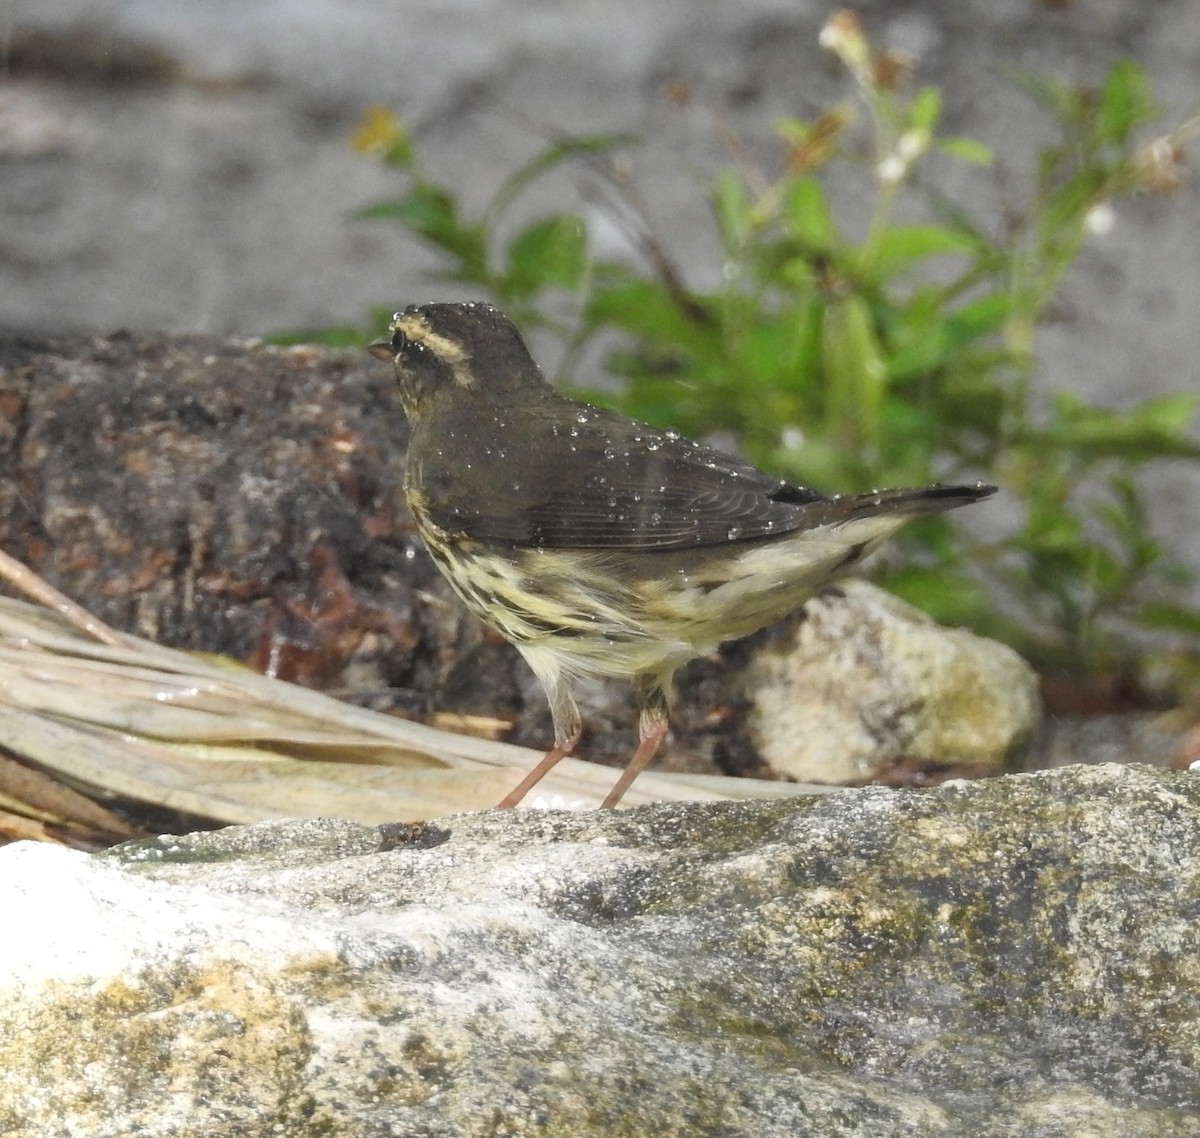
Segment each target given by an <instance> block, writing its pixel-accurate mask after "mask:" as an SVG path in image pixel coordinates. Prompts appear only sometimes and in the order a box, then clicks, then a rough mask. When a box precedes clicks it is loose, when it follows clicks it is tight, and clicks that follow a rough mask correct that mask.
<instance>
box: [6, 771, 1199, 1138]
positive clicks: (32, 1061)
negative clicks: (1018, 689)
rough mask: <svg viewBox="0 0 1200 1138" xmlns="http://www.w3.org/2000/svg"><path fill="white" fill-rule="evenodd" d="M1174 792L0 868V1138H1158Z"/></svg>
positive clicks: (1181, 1068)
mask: <svg viewBox="0 0 1200 1138" xmlns="http://www.w3.org/2000/svg"><path fill="white" fill-rule="evenodd" d="M1198 846H1200V781H1197V780H1196V779H1194V778H1192V777H1190V776H1188V775H1185V774H1181V773H1177V772H1168V771H1153V770H1149V769H1144V768H1138V767H1116V766H1107V767H1075V768H1070V769H1065V770H1060V771H1054V772H1044V773H1042V774H1038V775H1020V776H1010V777H1006V778H1000V779H992V780H986V781H983V782H977V783H954V784H947V785H945V786H943V787H940V788H938V789H937V790H934V791H925V792H917V791H893V790H887V789H883V788H869V789H866V790H858V791H847V792H844V793H839V794H836V795H830V796H826V797H822V798H819V799H815V800H811V801H806V802H795V801H788V802H782V803H776V802H773V803H760V804H754V805H748V804H739V805H733V806H726V805H721V806H712V805H687V806H665V807H647V808H642V809H639V810H635V811H629V812H620V813H616V812H613V813H592V814H566V813H562V814H559V813H541V812H532V811H531V812H520V811H517V812H508V813H503V812H488V813H482V814H475V815H460V816H456V817H453V818H449V819H446V820H444V822H443V823H441V824H439V825H438V826H433V825H427V826H412V827H395V828H392V829H390V830H389V829H387V828H385V829H384V830H372V829H369V828H366V827H362V826H357V825H354V824H351V823H343V822H334V821H324V822H305V823H294V822H285V823H267V824H262V825H257V826H250V827H240V828H233V829H229V830H225V831H221V832H217V833H210V834H199V835H193V836H191V837H188V838H183V839H159V840H157V841H154V842H148V843H137V844H132V845H126V846H123V847H118V848H116V849H115V850H113V851H111V852H110V853H109V854H107V855H104V856H99V857H94V856H88V855H84V854H79V853H76V852H72V851H67V850H64V849H60V848H54V847H51V846H45V845H32V844H18V845H13V846H9V847H7V848H5V849H2V850H0V911H2V912H4V914H5V921H6V928H7V929H8V932H9V935H7V936H6V937H4V938H3V940H2V941H0V1132H2V1133H4V1134H5V1135H6V1136H8V1138H59V1136H63V1138H66V1136H72V1138H74V1136H80V1138H83V1136H86V1138H129V1136H132V1135H135V1134H136V1135H138V1136H139V1138H166V1136H167V1135H170V1136H171V1138H201V1136H203V1138H226V1136H229V1138H234V1136H243V1135H284V1136H287V1138H309V1136H312V1138H316V1136H318V1135H320V1136H323V1138H330V1136H332V1138H341V1136H345V1138H351V1136H352V1138H383V1136H385V1135H404V1136H405V1138H417V1136H428V1138H434V1136H436V1138H458V1136H464V1138H476V1136H480V1138H482V1136H484V1135H488V1136H495V1135H511V1136H529V1138H532V1136H547V1138H549V1136H551V1135H572V1136H576V1138H588V1136H591V1135H597V1136H599V1135H604V1136H606V1138H611V1136H614V1135H647V1134H654V1135H656V1136H659V1138H671V1136H676V1135H678V1136H684V1135H686V1136H688V1138H704V1136H709V1135H712V1136H716V1135H721V1136H722V1138H740V1136H743V1135H745V1136H751V1135H752V1136H754V1138H795V1136H797V1135H803V1136H806V1138H833V1136H837V1138H850V1136H855V1138H867V1136H870V1138H889V1136H897V1138H898V1136H900V1135H906V1136H911V1135H921V1136H922V1138H928V1136H936V1135H947V1136H951V1135H953V1136H956V1138H957V1136H961V1135H971V1136H973V1138H975V1136H979V1138H1006V1136H1013V1138H1016V1136H1021V1138H1026V1136H1028V1135H1034V1134H1036V1135H1038V1136H1040V1138H1083V1136H1085V1135H1088V1136H1091V1135H1098V1134H1105V1135H1113V1136H1114V1138H1116V1136H1120V1138H1141V1136H1144V1138H1184V1136H1185V1135H1186V1136H1188V1138H1190V1136H1191V1135H1193V1134H1195V1133H1196V1132H1197V1129H1198V1127H1200V971H1198V970H1197V967H1196V961H1197V959H1200V954H1198V950H1200V926H1197V923H1196V921H1195V909H1196V905H1197V900H1198V898H1200V868H1198V865H1197V862H1196V860H1195V858H1194V857H1193V856H1192V854H1193V851H1194V850H1195V849H1196V848H1197V847H1198Z"/></svg>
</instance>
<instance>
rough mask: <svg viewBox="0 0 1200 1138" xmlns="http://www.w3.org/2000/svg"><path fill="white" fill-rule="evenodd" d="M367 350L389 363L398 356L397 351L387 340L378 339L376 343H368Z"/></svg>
mask: <svg viewBox="0 0 1200 1138" xmlns="http://www.w3.org/2000/svg"><path fill="white" fill-rule="evenodd" d="M367 351H368V352H370V353H371V355H373V356H374V357H375V358H376V359H377V360H383V361H384V362H385V363H389V364H390V363H391V362H392V361H393V360H395V358H396V353H395V351H394V349H393V348H392V345H391V344H390V343H389V342H388V341H387V340H378V341H377V342H376V343H374V344H368V345H367Z"/></svg>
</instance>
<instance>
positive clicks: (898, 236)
mask: <svg viewBox="0 0 1200 1138" xmlns="http://www.w3.org/2000/svg"><path fill="white" fill-rule="evenodd" d="M978 247H979V243H978V242H977V241H976V240H975V238H974V237H972V236H971V235H970V234H969V233H964V232H962V231H960V230H955V229H948V228H946V227H945V226H941V225H893V226H892V227H891V228H889V229H886V230H884V231H883V233H881V234H880V235H879V237H878V238H877V239H876V241H875V243H874V246H873V257H872V264H871V271H872V275H873V276H874V277H876V278H878V279H879V280H887V279H888V278H890V277H893V276H895V275H897V274H898V273H902V272H904V271H905V270H906V269H912V268H915V267H916V266H917V264H918V262H920V261H923V260H925V259H926V258H927V257H937V256H943V255H946V254H949V253H958V254H963V253H972V252H975V251H976V250H977V249H978Z"/></svg>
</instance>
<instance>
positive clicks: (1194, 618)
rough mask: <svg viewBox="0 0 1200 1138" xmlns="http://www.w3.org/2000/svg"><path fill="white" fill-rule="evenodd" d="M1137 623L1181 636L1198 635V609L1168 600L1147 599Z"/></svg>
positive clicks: (1199, 610) (1199, 612)
mask: <svg viewBox="0 0 1200 1138" xmlns="http://www.w3.org/2000/svg"><path fill="white" fill-rule="evenodd" d="M1138 623H1139V624H1143V625H1145V627H1146V628H1156V629H1161V630H1162V631H1163V632H1175V633H1178V634H1179V635H1181V636H1200V609H1196V608H1193V607H1191V606H1190V605H1178V604H1172V603H1171V602H1170V601H1149V602H1147V603H1146V604H1144V605H1142V606H1141V609H1140V610H1139V612H1138Z"/></svg>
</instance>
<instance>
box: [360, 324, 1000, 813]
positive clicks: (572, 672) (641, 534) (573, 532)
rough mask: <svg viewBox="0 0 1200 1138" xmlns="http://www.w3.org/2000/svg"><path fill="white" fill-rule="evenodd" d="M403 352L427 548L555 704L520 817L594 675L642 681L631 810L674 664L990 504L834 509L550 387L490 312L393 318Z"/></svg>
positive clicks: (943, 501)
mask: <svg viewBox="0 0 1200 1138" xmlns="http://www.w3.org/2000/svg"><path fill="white" fill-rule="evenodd" d="M390 331H391V333H392V336H391V340H390V341H389V342H382V343H378V344H372V345H371V347H370V349H369V350H370V351H371V353H372V354H373V355H375V356H377V357H379V358H380V359H387V360H391V361H393V363H394V365H395V368H396V378H397V379H398V381H399V387H400V399H401V401H402V402H403V404H404V410H405V412H406V414H407V416H408V419H409V422H410V424H411V427H412V434H411V436H410V439H409V449H408V466H407V470H406V473H405V481H404V488H405V493H406V495H407V497H408V503H409V506H410V508H411V509H412V514H413V517H414V519H415V520H416V524H417V529H418V531H419V532H420V534H421V536H422V538H423V539H424V541H425V544H426V545H427V546H428V547H429V552H430V553H431V554H432V555H433V558H434V560H435V561H436V562H437V564H438V566H439V567H440V568H441V570H442V572H443V573H444V574H445V575H446V578H447V580H449V582H450V584H451V585H452V586H453V587H454V590H455V592H457V593H458V595H459V596H460V597H461V598H462V599H463V601H464V602H465V603H466V604H467V606H468V607H469V608H471V609H472V610H473V611H474V612H475V613H476V614H477V615H478V616H479V617H480V618H481V619H482V620H483V621H484V622H486V623H487V624H489V625H490V626H491V627H492V628H494V629H496V630H497V631H498V632H500V633H501V634H502V635H503V636H504V637H506V638H507V639H508V640H509V641H511V642H512V643H513V644H514V645H515V646H516V647H517V649H518V650H519V651H520V653H521V655H522V656H524V657H525V659H526V661H527V662H528V663H529V666H530V667H531V668H532V669H533V671H534V673H535V674H536V675H537V677H538V679H539V680H540V681H541V682H542V686H543V687H544V688H545V689H546V695H547V697H548V698H549V700H550V711H551V714H552V716H553V719H554V746H553V747H552V748H551V750H550V751H549V752H547V754H546V756H545V758H544V759H543V760H542V761H541V762H540V763H539V764H538V765H537V766H535V767H534V768H533V769H532V770H531V771H530V772H529V774H528V775H527V776H526V777H525V778H524V779H523V780H522V781H521V782H520V784H519V785H518V786H517V787H516V788H515V789H514V790H513V791H512V793H510V794H509V795H508V796H507V797H506V798H504V800H503V801H502V802H501V803H500V805H501V806H514V805H516V804H517V803H518V802H520V801H521V799H522V798H523V797H524V796H525V795H526V793H528V791H529V790H530V789H531V788H532V787H533V786H535V785H536V784H537V783H538V781H540V779H541V778H542V777H543V776H544V775H545V774H546V773H547V772H548V771H549V770H550V768H551V767H553V766H554V764H555V763H557V762H558V761H559V760H560V759H562V758H563V757H564V756H565V755H568V754H570V752H571V750H572V748H573V747H574V746H575V744H576V743H577V742H578V740H579V736H580V733H581V731H582V722H581V720H580V716H579V709H578V707H577V706H576V703H575V698H574V696H573V694H572V685H573V681H574V680H575V679H576V677H579V676H587V675H592V676H620V677H624V678H628V679H632V680H633V681H634V684H635V689H636V694H637V698H638V702H639V705H640V707H641V720H640V742H639V744H638V747H637V749H636V751H635V752H634V755H633V758H632V759H631V760H630V762H629V764H628V766H627V767H626V768H625V771H624V772H623V773H622V775H621V776H620V778H619V779H618V780H617V782H616V785H615V786H614V787H613V789H612V791H611V792H610V793H609V795H608V797H607V798H606V799H605V801H604V805H605V806H613V805H615V804H616V803H617V802H618V801H619V800H620V798H621V796H622V795H623V794H624V793H625V791H626V789H627V788H628V787H629V784H630V783H631V782H633V780H634V779H635V778H636V777H637V775H638V773H639V772H640V771H642V770H643V769H644V768H645V767H646V765H647V764H648V763H649V762H650V760H651V759H652V758H653V757H654V754H655V752H656V751H657V750H658V748H659V745H660V744H661V743H662V741H663V739H664V737H665V736H666V733H667V698H666V692H667V689H668V687H669V685H670V682H671V676H672V674H673V673H674V672H675V670H676V669H677V668H678V667H679V666H680V665H681V664H684V663H686V662H687V661H688V660H691V659H692V658H694V657H696V656H701V655H704V654H706V653H708V652H710V651H712V650H713V649H714V648H716V646H717V645H718V644H720V643H722V642H723V641H725V640H730V639H733V638H735V637H739V636H745V635H748V634H749V633H751V632H754V631H756V630H758V629H760V628H762V627H764V626H765V625H767V624H769V623H771V622H772V621H774V620H776V619H778V618H780V617H782V616H784V615H785V614H787V613H789V612H791V611H792V610H794V609H796V608H797V607H798V606H799V605H800V604H801V603H802V602H803V601H804V600H806V599H807V598H808V597H809V596H811V595H812V593H813V592H814V591H815V590H816V589H818V588H819V587H820V586H822V585H824V584H825V583H826V582H827V581H829V580H830V579H831V578H833V577H834V576H836V575H837V574H839V573H842V572H844V571H845V570H847V569H849V568H850V567H851V566H853V565H854V564H856V563H857V562H859V561H861V560H862V559H863V558H864V557H866V556H867V554H869V553H870V552H872V550H874V549H876V548H877V547H878V546H879V545H880V544H882V543H883V542H884V541H885V540H886V539H887V538H888V537H890V536H891V535H892V534H893V533H895V532H896V530H898V529H899V528H900V527H901V526H902V525H904V524H905V522H908V521H910V520H911V519H913V518H916V517H919V516H921V515H923V514H933V513H938V512H940V511H942V510H947V509H952V508H953V507H955V506H962V505H965V504H967V503H969V502H976V501H978V500H979V499H980V498H985V497H987V495H989V494H991V493H993V491H994V489H995V487H992V486H986V485H983V484H982V483H977V484H976V485H973V486H942V485H934V486H927V487H922V488H920V489H911V490H879V491H872V492H871V493H869V494H851V495H835V496H833V497H826V496H825V495H823V494H819V493H817V492H816V491H815V490H810V489H807V488H805V487H802V486H793V485H791V484H789V483H787V482H785V481H783V480H781V479H779V478H775V477H772V476H771V475H769V474H764V473H762V472H761V471H759V470H756V469H755V468H754V467H752V466H749V465H748V464H746V463H744V462H741V461H740V460H738V459H736V458H732V457H730V456H729V455H726V454H722V453H721V452H720V451H716V450H713V449H711V448H709V447H707V446H702V445H701V444H699V443H694V442H689V441H688V440H687V439H685V438H681V437H680V436H679V434H678V433H677V432H675V431H670V430H658V429H656V428H654V427H649V426H646V425H645V424H643V423H638V422H635V421H634V420H633V419H629V418H626V417H625V416H624V415H619V414H617V413H615V412H613V411H606V410H604V409H602V408H600V407H594V406H592V405H590V404H588V403H580V402H576V401H575V400H572V399H567V398H566V397H564V396H562V395H560V394H559V393H558V392H557V391H555V390H554V388H553V387H551V386H550V385H549V384H548V383H547V382H546V380H545V379H544V377H543V376H542V373H541V370H540V369H539V368H538V366H537V364H536V363H534V361H533V359H532V358H531V356H530V355H529V352H528V350H527V349H526V347H525V344H524V341H523V340H522V339H521V336H520V333H519V332H518V331H517V329H516V328H515V327H514V326H513V325H512V323H511V322H510V321H509V320H508V319H507V318H506V317H505V316H504V315H503V314H502V313H501V312H499V311H498V310H497V309H495V308H493V307H492V306H490V305H487V304H425V305H416V306H413V307H410V308H407V309H405V310H404V311H403V312H398V313H396V315H395V317H394V318H393V320H392V324H391V328H390Z"/></svg>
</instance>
